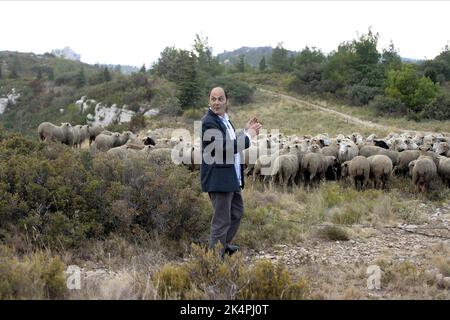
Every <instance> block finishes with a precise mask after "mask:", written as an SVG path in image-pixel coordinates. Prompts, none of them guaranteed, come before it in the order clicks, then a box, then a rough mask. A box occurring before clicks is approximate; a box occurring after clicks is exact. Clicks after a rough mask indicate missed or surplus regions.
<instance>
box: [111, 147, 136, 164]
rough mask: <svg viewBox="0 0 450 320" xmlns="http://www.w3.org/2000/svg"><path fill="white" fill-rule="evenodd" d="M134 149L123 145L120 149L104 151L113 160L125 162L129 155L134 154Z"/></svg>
mask: <svg viewBox="0 0 450 320" xmlns="http://www.w3.org/2000/svg"><path fill="white" fill-rule="evenodd" d="M136 152H137V151H136V149H134V148H130V147H129V146H128V145H126V144H124V145H122V146H120V147H114V148H111V149H109V150H108V151H106V154H107V155H108V156H110V157H113V158H118V159H121V160H126V159H127V158H128V157H129V155H130V154H132V153H136Z"/></svg>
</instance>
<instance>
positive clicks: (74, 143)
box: [72, 126, 81, 148]
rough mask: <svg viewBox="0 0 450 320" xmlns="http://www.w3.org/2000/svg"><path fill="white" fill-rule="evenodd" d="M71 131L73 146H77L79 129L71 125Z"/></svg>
mask: <svg viewBox="0 0 450 320" xmlns="http://www.w3.org/2000/svg"><path fill="white" fill-rule="evenodd" d="M72 133H73V144H72V146H74V147H75V148H78V145H79V142H80V134H81V133H80V129H79V128H78V127H77V126H73V127H72Z"/></svg>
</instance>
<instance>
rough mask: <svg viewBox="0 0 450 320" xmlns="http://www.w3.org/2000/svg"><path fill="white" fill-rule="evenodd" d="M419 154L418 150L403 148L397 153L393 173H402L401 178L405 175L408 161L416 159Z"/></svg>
mask: <svg viewBox="0 0 450 320" xmlns="http://www.w3.org/2000/svg"><path fill="white" fill-rule="evenodd" d="M419 156H420V150H405V151H402V152H400V153H399V155H398V164H397V165H396V166H395V169H394V171H395V173H396V174H399V175H403V178H405V177H406V174H407V173H408V171H409V167H408V165H409V163H410V162H411V161H413V160H416V159H417V158H418V157H419Z"/></svg>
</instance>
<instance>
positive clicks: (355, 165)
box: [341, 156, 370, 191]
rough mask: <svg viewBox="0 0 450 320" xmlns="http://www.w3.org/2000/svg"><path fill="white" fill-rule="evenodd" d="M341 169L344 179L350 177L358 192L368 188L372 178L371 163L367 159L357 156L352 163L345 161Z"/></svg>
mask: <svg viewBox="0 0 450 320" xmlns="http://www.w3.org/2000/svg"><path fill="white" fill-rule="evenodd" d="M341 167H342V169H341V174H342V177H346V176H350V178H352V179H353V181H354V183H355V188H356V190H358V191H360V190H363V189H364V188H365V187H366V186H367V184H368V182H369V176H370V163H369V160H367V158H366V157H363V156H356V157H355V158H353V159H352V160H350V161H345V162H344V163H343V164H342V165H341ZM358 182H359V183H358Z"/></svg>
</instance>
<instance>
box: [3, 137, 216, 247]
mask: <svg viewBox="0 0 450 320" xmlns="http://www.w3.org/2000/svg"><path fill="white" fill-rule="evenodd" d="M207 204H208V203H207V202H206V201H205V199H204V198H203V197H202V196H201V191H200V189H199V184H198V177H196V176H193V175H191V174H190V173H189V171H188V170H187V169H186V168H183V167H177V166H175V165H173V164H171V163H167V164H161V165H159V166H157V167H155V166H154V164H153V163H152V162H150V161H148V160H147V161H145V160H144V159H132V160H129V161H128V162H126V163H124V162H123V161H113V160H111V159H108V158H107V157H106V155H99V156H97V157H95V158H92V157H91V156H90V155H89V154H88V153H86V152H76V151H75V150H72V149H70V148H68V147H66V146H64V145H60V144H50V145H48V146H45V145H44V144H41V143H37V142H32V141H29V140H27V139H24V138H23V137H21V136H19V135H12V136H10V135H6V136H5V137H4V138H2V140H1V142H0V232H1V233H2V234H3V235H5V234H6V235H10V234H11V235H12V234H15V236H16V237H18V238H22V239H29V241H30V244H31V245H35V246H38V247H39V246H43V245H45V246H47V247H50V248H63V249H64V248H76V247H79V246H81V245H83V243H84V241H86V240H88V239H102V238H105V237H107V236H108V235H109V234H111V233H119V234H122V235H123V236H124V237H126V238H128V239H130V240H132V239H136V240H138V239H140V237H141V235H142V234H143V233H144V234H148V235H154V234H156V235H158V237H159V239H162V240H167V241H169V242H171V241H179V240H184V241H189V242H190V241H198V239H199V238H202V237H204V235H205V233H207V231H208V227H209V217H208V215H207V212H208V210H207V209H206V206H207ZM181 243H182V242H179V244H180V245H181Z"/></svg>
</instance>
